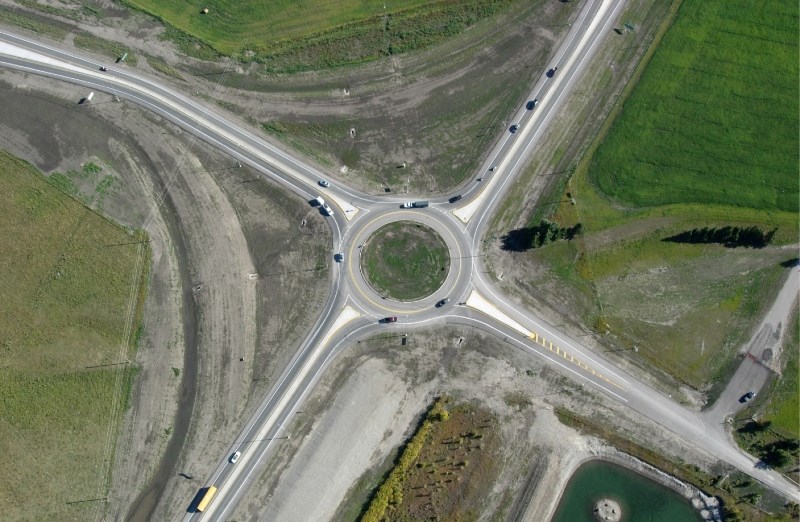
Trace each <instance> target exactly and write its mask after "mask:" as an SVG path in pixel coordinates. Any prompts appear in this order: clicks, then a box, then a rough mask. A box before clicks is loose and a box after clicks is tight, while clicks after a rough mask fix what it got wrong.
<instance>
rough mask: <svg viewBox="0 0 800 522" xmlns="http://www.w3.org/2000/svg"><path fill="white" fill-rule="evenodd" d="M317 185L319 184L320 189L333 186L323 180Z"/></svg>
mask: <svg viewBox="0 0 800 522" xmlns="http://www.w3.org/2000/svg"><path fill="white" fill-rule="evenodd" d="M317 183H319V186H320V187H330V186H331V184H330V183H329V182H328V180H326V179H321V180H319V181H317Z"/></svg>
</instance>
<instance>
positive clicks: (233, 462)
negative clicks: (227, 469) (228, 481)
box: [231, 451, 242, 464]
mask: <svg viewBox="0 0 800 522" xmlns="http://www.w3.org/2000/svg"><path fill="white" fill-rule="evenodd" d="M241 456H242V452H241V451H237V452H236V453H234V454H233V455H231V464H236V461H237V460H239V457H241Z"/></svg>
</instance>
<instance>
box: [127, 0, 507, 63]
mask: <svg viewBox="0 0 800 522" xmlns="http://www.w3.org/2000/svg"><path fill="white" fill-rule="evenodd" d="M512 1H515V0H466V1H456V0H397V1H395V2H391V3H390V4H389V5H388V6H387V8H386V9H384V6H385V5H386V2H383V1H377V0H337V1H334V0H316V1H314V2H296V1H289V0H275V1H272V2H269V3H267V2H263V1H254V0H240V1H233V0H209V1H205V0H202V1H201V0H188V1H187V0H165V1H155V0H126V3H127V4H128V5H130V6H132V7H134V8H136V9H139V10H142V11H144V12H147V13H150V14H152V15H154V16H156V17H157V18H159V19H161V20H162V21H164V22H165V23H166V24H168V26H169V27H172V28H173V29H176V30H177V31H176V30H172V31H168V34H167V37H168V38H170V39H172V40H175V41H176V42H177V43H178V44H179V46H180V47H181V49H182V50H183V51H184V52H186V53H188V54H190V55H198V57H200V58H205V59H208V58H213V56H212V55H211V54H210V53H209V52H208V49H207V48H208V47H210V48H213V49H216V50H217V51H218V52H220V53H222V54H225V55H229V56H231V55H237V58H239V59H240V60H244V61H257V62H260V63H264V64H265V65H266V67H267V70H270V71H274V72H292V71H297V70H305V69H319V68H324V67H335V66H339V65H343V64H357V63H363V62H368V61H371V60H374V59H376V58H378V57H380V56H384V55H387V54H398V53H402V52H407V51H411V50H416V49H421V48H424V47H427V46H430V45H432V44H434V43H436V42H438V41H441V40H443V39H445V38H447V37H449V36H452V35H455V34H458V33H460V32H462V31H463V30H464V29H465V28H466V27H468V26H470V25H472V24H474V23H476V22H477V21H478V20H480V19H482V18H487V17H490V16H492V15H493V14H495V13H496V12H497V11H498V10H500V9H502V7H503V6H504V5H505V4H508V3H510V2H512ZM204 8H208V10H209V12H208V13H207V14H202V13H201V11H202V10H203V9H204Z"/></svg>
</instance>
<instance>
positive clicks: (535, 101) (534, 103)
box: [526, 98, 539, 111]
mask: <svg viewBox="0 0 800 522" xmlns="http://www.w3.org/2000/svg"><path fill="white" fill-rule="evenodd" d="M537 105H539V99H538V98H534V99H533V100H531V101H529V102H528V105H527V106H526V107H527V108H528V110H529V111H532V110H533V108H534V107H536V106H537Z"/></svg>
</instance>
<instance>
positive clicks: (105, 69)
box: [100, 65, 108, 72]
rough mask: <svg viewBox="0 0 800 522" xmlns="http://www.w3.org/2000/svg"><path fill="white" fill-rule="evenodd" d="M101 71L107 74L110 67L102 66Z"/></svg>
mask: <svg viewBox="0 0 800 522" xmlns="http://www.w3.org/2000/svg"><path fill="white" fill-rule="evenodd" d="M100 70H101V71H103V72H105V71H107V70H108V67H106V66H105V65H102V66H100Z"/></svg>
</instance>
